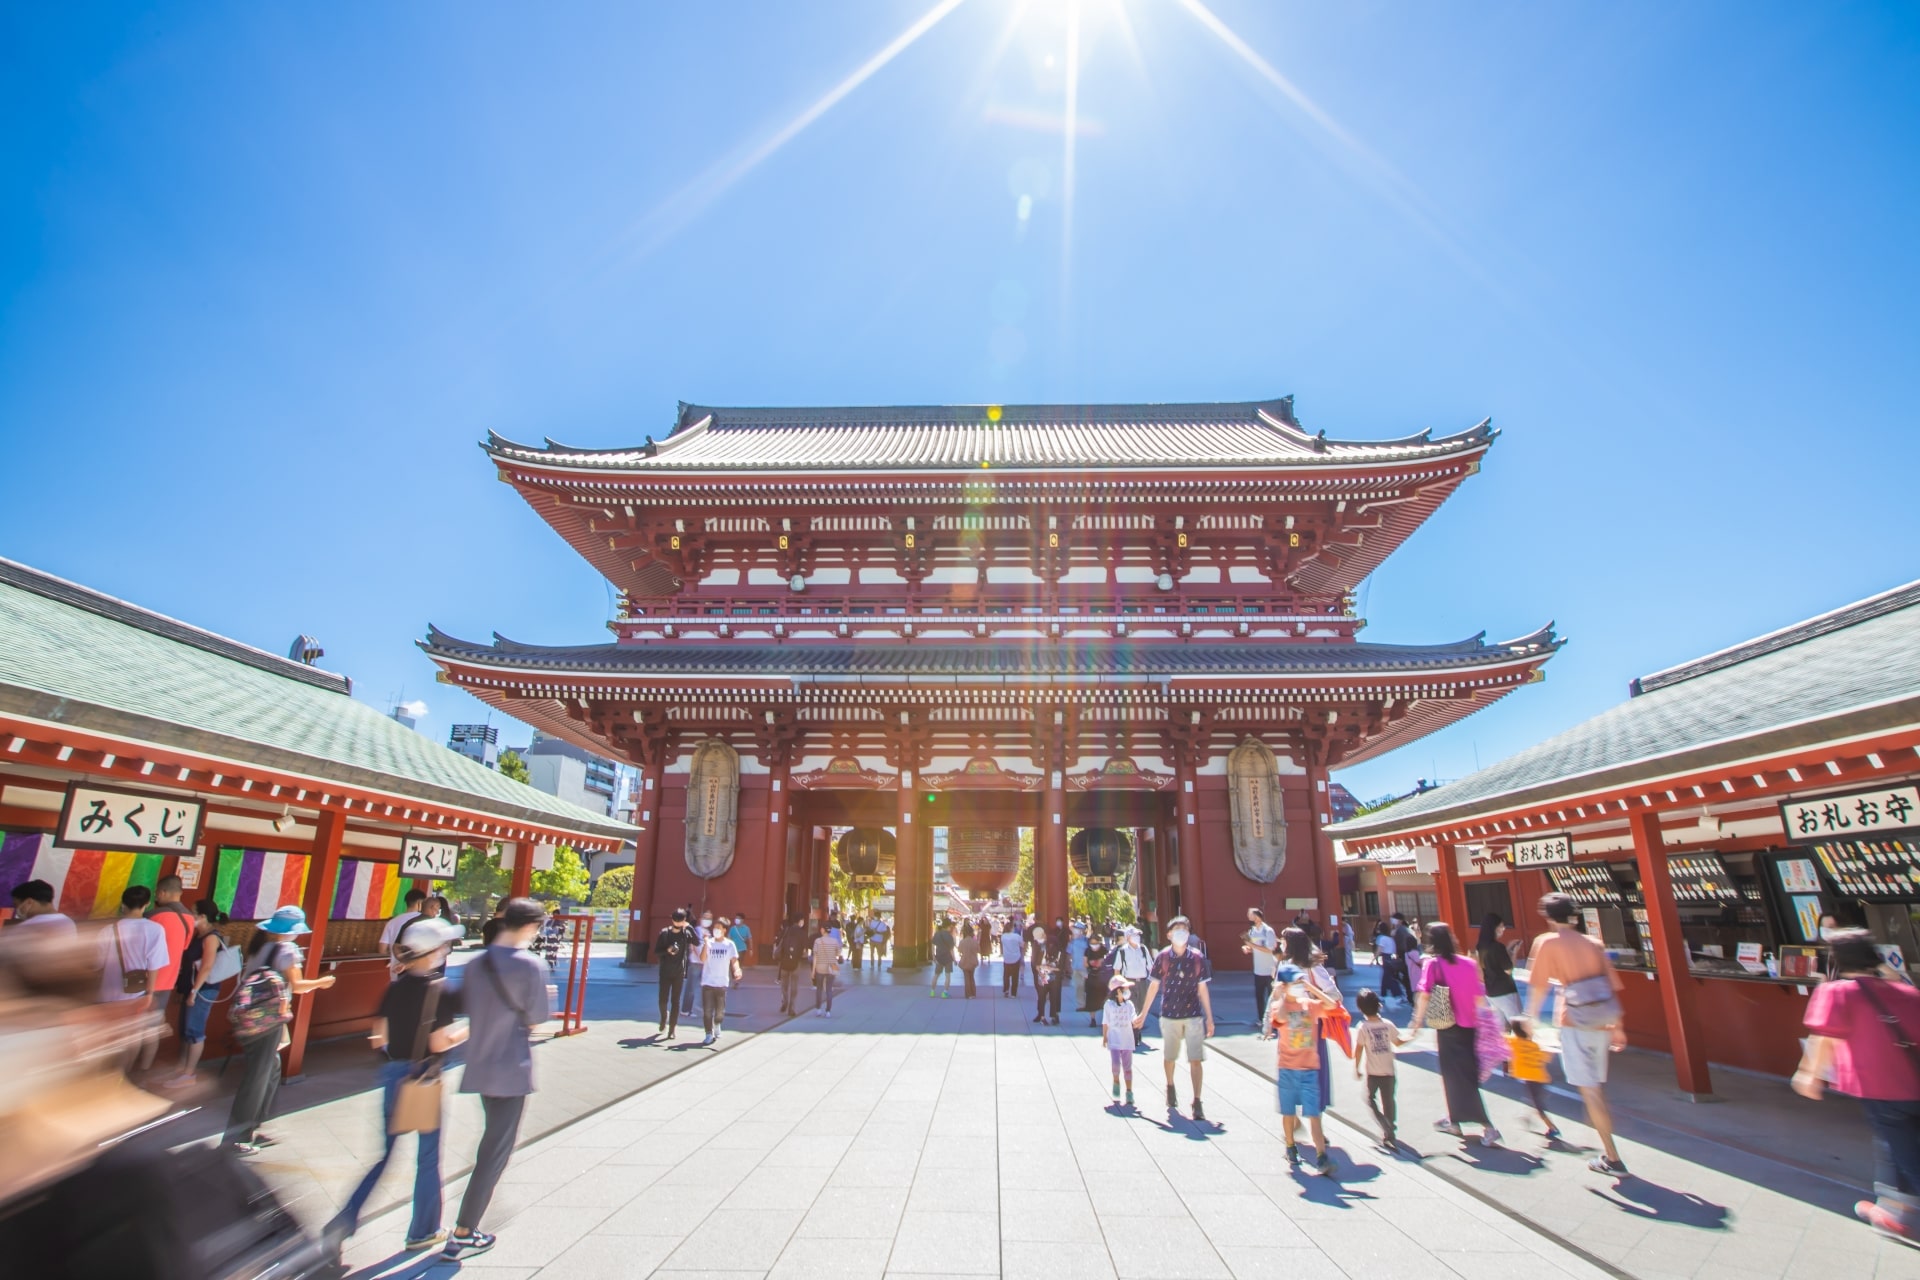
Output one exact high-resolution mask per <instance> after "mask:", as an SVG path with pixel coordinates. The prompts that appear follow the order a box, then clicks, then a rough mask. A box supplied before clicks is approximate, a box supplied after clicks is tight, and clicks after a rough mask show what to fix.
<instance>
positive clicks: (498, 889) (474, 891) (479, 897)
mask: <svg viewBox="0 0 1920 1280" xmlns="http://www.w3.org/2000/svg"><path fill="white" fill-rule="evenodd" d="M512 883H513V877H512V875H511V873H509V872H508V871H507V870H506V869H505V868H504V867H502V866H501V865H500V859H499V858H498V857H496V856H495V853H494V849H493V848H492V847H489V848H485V849H482V848H478V847H473V848H467V849H462V850H461V851H460V861H459V862H457V863H456V864H455V865H454V869H453V881H452V883H451V884H449V885H448V886H447V893H448V896H450V897H451V898H452V899H453V900H454V901H455V902H459V903H465V904H467V905H469V906H471V905H473V904H475V903H478V904H479V910H482V911H485V910H487V909H488V908H489V907H490V906H491V905H492V902H493V899H495V898H497V897H499V896H500V895H502V894H504V893H505V892H506V891H507V889H508V888H509V887H510V886H511V885H512Z"/></svg>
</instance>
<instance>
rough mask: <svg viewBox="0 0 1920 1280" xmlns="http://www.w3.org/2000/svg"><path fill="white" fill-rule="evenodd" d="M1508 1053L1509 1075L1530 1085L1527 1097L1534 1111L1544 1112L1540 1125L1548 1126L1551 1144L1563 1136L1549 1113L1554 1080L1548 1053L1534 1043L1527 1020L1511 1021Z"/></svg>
mask: <svg viewBox="0 0 1920 1280" xmlns="http://www.w3.org/2000/svg"><path fill="white" fill-rule="evenodd" d="M1507 1052H1508V1053H1509V1054H1511V1055H1512V1058H1513V1061H1512V1062H1511V1063H1509V1064H1508V1066H1507V1073H1508V1074H1509V1075H1511V1076H1512V1077H1513V1078H1514V1079H1515V1080H1518V1081H1519V1082H1520V1083H1521V1084H1524V1085H1525V1086H1527V1097H1528V1098H1529V1099H1531V1100H1532V1102H1533V1109H1534V1110H1535V1111H1537V1112H1539V1113H1540V1123H1541V1124H1543V1125H1545V1126H1547V1141H1549V1142H1551V1141H1553V1140H1554V1139H1555V1138H1557V1137H1559V1136H1560V1130H1559V1128H1558V1126H1556V1125H1555V1124H1554V1123H1553V1117H1551V1116H1549V1115H1548V1114H1547V1081H1549V1080H1551V1079H1552V1078H1553V1077H1552V1076H1551V1075H1549V1074H1548V1072H1547V1051H1546V1050H1545V1049H1542V1048H1541V1047H1540V1046H1539V1045H1537V1044H1535V1043H1534V1042H1533V1036H1532V1034H1531V1033H1530V1032H1529V1031H1528V1029H1527V1020H1526V1019H1525V1018H1510V1019H1508V1021H1507Z"/></svg>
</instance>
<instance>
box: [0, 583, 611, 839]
mask: <svg viewBox="0 0 1920 1280" xmlns="http://www.w3.org/2000/svg"><path fill="white" fill-rule="evenodd" d="M0 712H6V713H10V714H14V715H18V716H21V717H25V718H30V719H34V720H40V721H45V722H50V723H53V724H56V725H66V726H70V727H72V728H74V729H76V730H81V731H85V732H90V733H97V734H102V735H105V736H109V737H122V738H127V739H131V740H134V741H138V742H144V743H149V744H152V745H153V746H156V747H160V748H163V749H168V750H174V751H180V752H185V753H191V754H196V755H205V756H210V757H213V758H217V759H227V760H234V761H238V762H243V763H252V764H255V765H258V766H259V767H261V768H263V769H271V770H275V771H284V772H287V773H291V774H297V775H300V776H303V777H311V778H315V779H325V780H328V781H333V782H337V783H340V784H341V785H343V786H353V787H361V788H365V789H369V790H376V791H382V792H387V793H391V794H394V795H398V796H406V797H410V798H414V799H417V800H420V801H423V802H426V803H428V804H434V805H440V806H446V807H450V808H454V809H459V810H462V811H470V812H480V813H485V814H489V815H493V816H497V817H501V818H504V819H507V820H509V821H513V822H523V823H528V824H534V825H539V826H543V827H547V828H549V829H559V830H561V831H569V832H575V833H579V834H582V835H591V836H594V837H596V838H600V839H613V840H625V839H628V838H630V837H631V836H632V834H633V830H634V828H632V827H631V826H629V825H628V824H626V823H623V822H616V821H614V820H612V819H610V818H607V817H605V816H603V815H601V814H596V813H593V812H591V811H589V810H586V809H582V808H580V807H579V806H577V805H573V804H569V803H567V802H566V801H564V800H561V799H559V798H557V797H554V796H550V795H547V794H546V793H545V792H541V791H536V790H534V789H533V788H532V787H529V786H527V785H525V784H524V783H520V782H516V781H514V780H513V779H511V778H506V777H502V776H501V775H500V774H498V773H496V772H494V771H493V770H491V769H488V768H486V767H484V766H482V765H479V764H476V763H475V762H473V761H471V760H469V759H467V758H466V757H465V756H462V755H460V754H459V753H458V752H455V751H451V750H449V749H448V748H446V747H443V746H441V745H440V744H439V743H437V742H434V741H433V740H431V739H430V738H427V737H425V736H424V735H422V734H419V733H416V732H415V731H413V730H412V729H409V728H407V727H406V726H405V725H403V724H400V723H399V722H398V721H395V720H393V719H391V718H389V717H387V716H384V715H382V714H380V712H378V711H376V710H374V709H373V708H372V707H370V706H367V705H366V704H365V703H362V702H359V701H356V700H355V699H354V698H353V697H352V696H351V685H350V683H349V682H348V680H347V679H346V678H345V677H344V676H339V675H335V674H333V673H331V672H326V671H320V670H317V669H315V668H313V667H309V666H306V665H304V664H302V663H298V662H295V661H293V660H291V659H288V658H282V657H278V656H276V655H274V654H271V653H268V652H266V651H265V650H261V649H256V648H253V647H252V646H250V645H245V644H242V643H240V642H239V641H237V640H230V639H228V638H226V637H225V636H220V635H215V634H214V633H213V632H210V631H205V630H202V629H201V628H199V627H195V626H192V625H190V624H188V623H184V622H180V621H177V620H175V619H173V618H168V617H165V616H163V615H161V614H157V613H153V612H151V611H149V610H146V609H142V608H140V607H139V606H137V605H132V604H129V603H127V602H126V601H124V600H118V599H115V598H114V597H112V596H108V595H104V594H102V593H100V592H97V591H93V590H90V589H89V588H86V587H82V586H79V585H77V584H75V583H72V582H67V581H65V580H63V579H60V578H56V577H53V576H52V575H50V574H45V573H41V572H40V571H38V570H36V569H31V568H28V567H27V566H25V565H22V564H17V563H15V562H13V561H11V560H5V559H0Z"/></svg>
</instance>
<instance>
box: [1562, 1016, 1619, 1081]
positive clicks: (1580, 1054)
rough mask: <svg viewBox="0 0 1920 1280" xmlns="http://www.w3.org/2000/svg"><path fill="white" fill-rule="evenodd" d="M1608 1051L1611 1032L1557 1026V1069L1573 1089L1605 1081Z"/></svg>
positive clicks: (1611, 1036)
mask: <svg viewBox="0 0 1920 1280" xmlns="http://www.w3.org/2000/svg"><path fill="white" fill-rule="evenodd" d="M1612 1051H1613V1032H1612V1031H1589V1030H1583V1029H1581V1028H1579V1027H1562V1028H1560V1070H1562V1071H1564V1072H1565V1073H1566V1076H1567V1083H1568V1084H1570V1085H1572V1086H1573V1087H1574V1088H1576V1089H1594V1088H1598V1087H1599V1086H1600V1085H1603V1084H1605V1083H1606V1082H1607V1055H1608V1054H1609V1053H1611V1052H1612Z"/></svg>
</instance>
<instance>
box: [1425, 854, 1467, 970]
mask: <svg viewBox="0 0 1920 1280" xmlns="http://www.w3.org/2000/svg"><path fill="white" fill-rule="evenodd" d="M1434 853H1435V854H1437V855H1438V857H1439V867H1438V869H1437V870H1435V871H1434V873H1433V883H1434V887H1435V888H1436V889H1438V890H1439V895H1438V896H1439V898H1440V915H1441V917H1442V918H1443V919H1445V920H1446V921H1447V923H1448V924H1450V925H1452V926H1453V940H1454V942H1455V943H1457V944H1458V945H1459V947H1460V949H1461V950H1462V951H1465V950H1467V949H1469V948H1470V947H1472V946H1473V922H1472V921H1470V920H1468V919H1467V890H1466V886H1465V885H1464V884H1462V883H1461V881H1460V855H1459V853H1458V852H1457V851H1456V850H1455V849H1454V847H1453V846H1452V845H1450V844H1443V845H1436V846H1435V847H1434Z"/></svg>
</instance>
